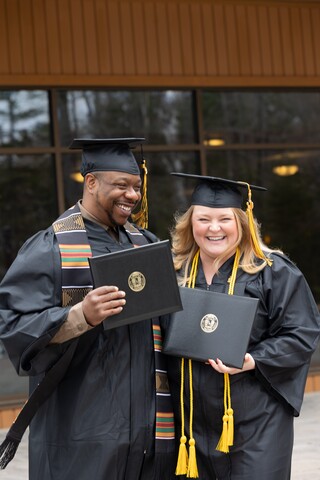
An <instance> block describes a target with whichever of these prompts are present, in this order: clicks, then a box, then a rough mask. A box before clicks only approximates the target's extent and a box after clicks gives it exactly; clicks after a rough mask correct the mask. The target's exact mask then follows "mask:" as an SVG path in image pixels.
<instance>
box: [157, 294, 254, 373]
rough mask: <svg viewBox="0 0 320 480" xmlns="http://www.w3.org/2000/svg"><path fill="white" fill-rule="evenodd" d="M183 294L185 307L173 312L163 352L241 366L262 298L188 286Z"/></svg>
mask: <svg viewBox="0 0 320 480" xmlns="http://www.w3.org/2000/svg"><path fill="white" fill-rule="evenodd" d="M180 295H181V300H182V305H183V310H182V311H180V312H177V313H173V314H172V315H171V320H170V322H169V324H168V327H167V330H166V332H165V336H164V344H163V353H166V354H169V355H174V356H177V357H186V358H191V359H193V360H199V361H204V362H205V361H207V360H208V359H209V358H212V359H214V360H216V359H217V358H219V359H220V360H221V361H222V362H223V363H224V364H225V365H228V366H230V367H236V368H242V366H243V361H244V356H245V354H246V352H247V347H248V343H249V338H250V333H251V329H252V325H253V321H254V318H255V315H256V311H257V307H258V303H259V300H258V299H257V298H250V297H241V296H238V295H227V294H224V293H216V292H210V291H207V290H200V289H197V288H187V287H180Z"/></svg>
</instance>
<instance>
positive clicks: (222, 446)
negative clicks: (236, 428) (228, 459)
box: [216, 415, 229, 453]
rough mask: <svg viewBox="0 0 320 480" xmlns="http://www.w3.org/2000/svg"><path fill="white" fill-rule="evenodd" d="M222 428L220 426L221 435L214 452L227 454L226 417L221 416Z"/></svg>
mask: <svg viewBox="0 0 320 480" xmlns="http://www.w3.org/2000/svg"><path fill="white" fill-rule="evenodd" d="M222 421H223V426H222V433H221V437H220V440H219V442H218V445H217V446H216V450H219V452H223V453H228V452H229V447H228V415H223V417H222Z"/></svg>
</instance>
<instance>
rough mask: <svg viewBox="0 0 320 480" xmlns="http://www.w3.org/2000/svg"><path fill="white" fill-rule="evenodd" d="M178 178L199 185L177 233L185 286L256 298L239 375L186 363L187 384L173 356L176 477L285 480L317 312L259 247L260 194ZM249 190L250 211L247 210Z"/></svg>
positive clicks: (284, 261) (295, 280)
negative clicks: (256, 197)
mask: <svg viewBox="0 0 320 480" xmlns="http://www.w3.org/2000/svg"><path fill="white" fill-rule="evenodd" d="M173 175H178V176H182V177H191V178H197V180H198V183H197V186H196V187H195V189H194V192H193V195H192V200H191V206H190V208H189V209H188V210H187V212H186V213H184V214H183V215H181V216H179V217H177V218H176V224H175V228H174V229H173V232H172V243H173V253H174V263H175V267H176V270H177V271H178V277H179V282H180V285H182V286H190V280H193V281H194V287H195V288H198V289H204V290H209V291H212V292H220V293H226V294H228V293H230V281H231V282H232V280H231V278H232V273H233V274H234V280H233V283H234V285H233V287H234V291H233V294H234V295H242V296H246V297H252V298H257V299H259V303H258V310H257V314H256V317H255V320H254V324H253V328H252V332H251V337H250V341H249V345H248V351H247V354H246V355H245V359H244V363H243V368H242V369H236V368H231V367H229V366H227V365H224V364H223V363H222V362H221V360H220V359H217V358H213V359H209V360H208V362H199V361H192V363H191V371H190V370H188V368H187V363H185V364H183V365H185V366H184V376H185V378H184V381H183V380H182V378H183V374H182V376H181V366H182V360H181V358H177V357H171V356H168V376H169V385H170V388H171V392H172V395H173V399H174V411H175V421H176V431H177V432H178V437H179V432H181V439H180V447H179V459H178V463H177V470H176V474H177V475H179V474H180V475H184V474H187V476H188V477H194V478H197V477H198V476H199V478H200V479H201V480H214V479H219V480H258V479H259V480H289V479H290V470H291V457H292V448H293V420H294V417H295V416H298V415H299V412H300V408H301V404H302V400H303V395H304V389H305V383H306V378H307V373H308V368H309V364H310V359H311V356H312V353H313V352H314V350H315V348H316V346H317V342H318V338H319V328H320V317H319V311H318V308H317V305H316V304H315V301H314V299H313V296H312V293H311V291H310V289H309V287H308V285H307V282H306V280H305V278H304V276H303V274H302V273H301V272H300V271H299V269H298V268H297V267H296V266H295V265H294V263H292V261H290V260H289V259H288V258H287V257H286V256H285V255H283V254H282V253H281V252H279V251H271V250H270V249H267V248H265V247H264V246H262V242H261V239H260V236H259V231H258V227H257V223H256V222H255V220H254V218H253V213H252V209H253V203H252V201H251V190H252V189H261V187H254V186H249V185H248V184H244V183H242V182H240V183H239V182H233V181H228V180H223V179H215V178H214V177H199V176H195V175H188V174H179V173H174V174H173ZM243 191H248V196H249V200H248V203H247V212H245V211H243V210H242V208H241V206H242V194H241V192H243ZM197 257H198V264H197V266H196V267H195V268H194V266H195V259H196V258H197ZM191 277H193V278H191ZM186 315H187V312H186ZM234 321H235V322H236V321H237V319H236V318H235V319H234ZM169 325H170V324H169V323H168V324H167V325H166V328H169ZM182 328H183V327H182ZM164 336H165V334H164ZM190 341H192V339H190ZM227 342H228V339H226V344H227ZM191 378H192V379H191ZM190 379H191V380H190ZM190 383H191V391H190ZM181 385H182V391H181ZM190 398H191V400H190ZM222 432H223V433H222ZM228 434H229V437H228ZM232 437H233V438H232ZM188 440H189V445H190V446H189V458H188V457H187V452H186V450H187V448H186V446H187V445H188ZM194 444H195V446H194Z"/></svg>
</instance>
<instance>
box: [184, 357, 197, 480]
mask: <svg viewBox="0 0 320 480" xmlns="http://www.w3.org/2000/svg"><path fill="white" fill-rule="evenodd" d="M189 387H190V440H189V463H188V471H187V477H188V478H198V477H199V474H198V466H197V457H196V441H195V439H194V438H193V430H192V428H193V382H192V360H191V359H189Z"/></svg>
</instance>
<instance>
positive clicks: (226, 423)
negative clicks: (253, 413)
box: [216, 248, 240, 453]
mask: <svg viewBox="0 0 320 480" xmlns="http://www.w3.org/2000/svg"><path fill="white" fill-rule="evenodd" d="M239 263H240V249H239V248H237V250H236V254H235V257H234V262H233V267H232V273H231V276H230V279H229V282H230V285H229V290H228V295H233V293H234V286H235V283H236V277H237V271H238V267H239ZM223 404H224V415H223V417H222V422H223V425H222V433H221V437H220V440H219V442H218V445H217V446H216V450H219V451H220V452H224V453H228V452H229V447H231V446H232V445H233V437H234V419H233V409H232V408H231V388H230V377H229V374H228V373H225V374H224V392H223Z"/></svg>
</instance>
